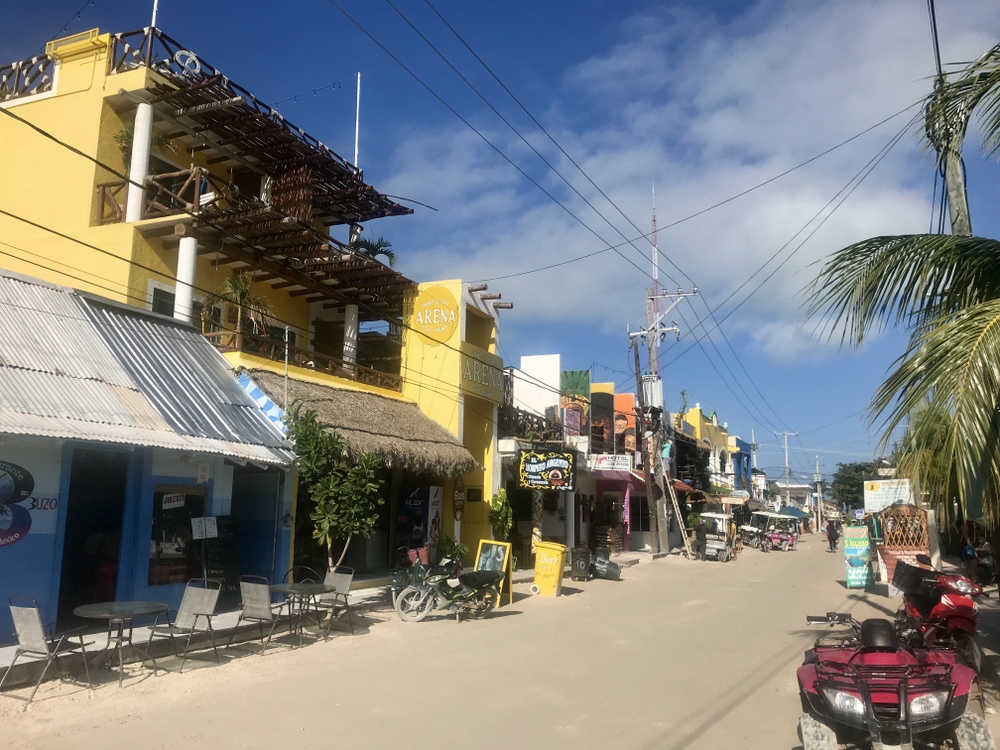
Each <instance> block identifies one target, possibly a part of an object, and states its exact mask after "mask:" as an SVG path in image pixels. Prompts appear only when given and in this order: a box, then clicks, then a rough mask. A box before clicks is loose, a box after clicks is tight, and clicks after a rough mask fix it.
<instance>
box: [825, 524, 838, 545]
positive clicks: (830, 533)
mask: <svg viewBox="0 0 1000 750" xmlns="http://www.w3.org/2000/svg"><path fill="white" fill-rule="evenodd" d="M839 539H840V531H839V530H838V529H837V524H836V523H834V522H833V521H832V520H831V521H829V522H828V523H827V524H826V541H827V542H828V543H829V545H830V552H836V551H837V541H838V540H839Z"/></svg>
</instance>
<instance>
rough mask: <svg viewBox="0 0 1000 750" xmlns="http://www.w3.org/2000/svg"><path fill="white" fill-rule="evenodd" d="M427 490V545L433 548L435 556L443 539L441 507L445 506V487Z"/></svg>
mask: <svg viewBox="0 0 1000 750" xmlns="http://www.w3.org/2000/svg"><path fill="white" fill-rule="evenodd" d="M427 492H428V499H427V546H428V547H430V548H431V555H432V556H433V555H434V554H435V550H437V546H438V543H439V542H440V541H441V509H442V508H443V507H444V487H428V488H427Z"/></svg>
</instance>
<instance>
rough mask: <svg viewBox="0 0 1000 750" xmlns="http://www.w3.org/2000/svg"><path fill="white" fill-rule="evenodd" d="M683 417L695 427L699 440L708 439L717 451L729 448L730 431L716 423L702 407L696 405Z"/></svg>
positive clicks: (695, 433)
mask: <svg viewBox="0 0 1000 750" xmlns="http://www.w3.org/2000/svg"><path fill="white" fill-rule="evenodd" d="M683 419H684V421H685V422H687V423H688V424H689V425H691V426H692V427H693V428H694V436H695V438H696V439H697V440H699V441H701V440H708V441H709V442H710V443H711V444H712V446H713V448H714V449H715V450H717V451H718V450H728V446H729V431H728V430H727V429H726V428H724V427H722V426H716V425H714V424H713V423H712V420H711V419H709V417H708V416H707V415H706V414H705V413H704V412H703V411H702V409H701V407H699V406H696V407H695V408H693V409H688V410H687V412H685V414H684V417H683Z"/></svg>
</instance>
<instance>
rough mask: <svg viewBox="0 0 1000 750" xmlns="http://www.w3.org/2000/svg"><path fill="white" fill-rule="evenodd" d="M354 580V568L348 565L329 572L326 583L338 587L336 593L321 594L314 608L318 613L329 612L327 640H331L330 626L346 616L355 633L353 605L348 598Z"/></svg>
mask: <svg viewBox="0 0 1000 750" xmlns="http://www.w3.org/2000/svg"><path fill="white" fill-rule="evenodd" d="M353 580H354V568H349V567H347V566H346V565H338V566H337V567H335V568H334V569H333V570H330V571H327V574H326V578H325V579H324V580H323V582H324V583H328V584H330V585H331V586H336V587H337V590H336V592H334V593H332V594H320V595H319V597H317V599H316V602H315V603H314V604H313V606H314V607H315V608H316V611H317V612H323V611H328V612H329V613H330V617H329V619H328V620H327V621H326V628H325V630H326V639H327V640H329V639H330V626H331V625H333V621H334V620H339V619H340V618H341V617H343V616H344V615H345V614H346V615H347V622H348V623H349V624H350V626H351V634H353V633H354V619H353V618H352V617H351V605H350V603H349V602H348V599H347V598H348V596H349V595H350V593H351V582H352V581H353Z"/></svg>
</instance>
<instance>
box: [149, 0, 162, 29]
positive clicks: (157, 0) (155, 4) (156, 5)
mask: <svg viewBox="0 0 1000 750" xmlns="http://www.w3.org/2000/svg"><path fill="white" fill-rule="evenodd" d="M159 9H160V0H153V20H152V21H150V24H149V25H150V26H151V27H152V28H154V29H155V28H156V11H158V10H159Z"/></svg>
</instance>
